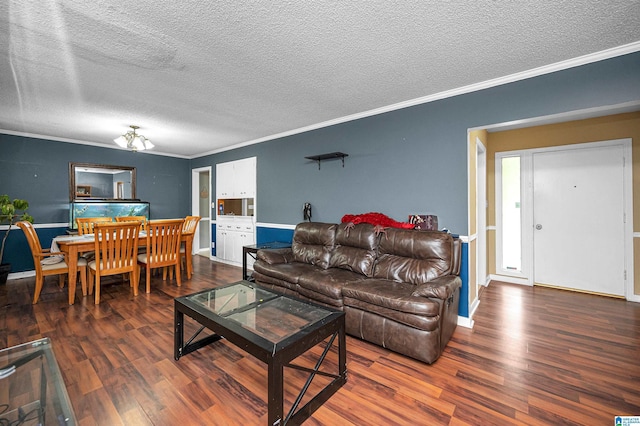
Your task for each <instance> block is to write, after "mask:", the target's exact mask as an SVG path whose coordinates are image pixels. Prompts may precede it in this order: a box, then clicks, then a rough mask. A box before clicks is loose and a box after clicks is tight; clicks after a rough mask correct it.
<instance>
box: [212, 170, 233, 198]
mask: <svg viewBox="0 0 640 426" xmlns="http://www.w3.org/2000/svg"><path fill="white" fill-rule="evenodd" d="M233 163H234V162H233V161H231V162H228V163H219V164H216V195H217V197H216V198H235V196H234V173H233Z"/></svg>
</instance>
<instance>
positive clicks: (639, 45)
mask: <svg viewBox="0 0 640 426" xmlns="http://www.w3.org/2000/svg"><path fill="white" fill-rule="evenodd" d="M639 50H640V41H637V42H633V43H629V44H625V45H622V46H617V47H614V48H611V49H607V50H603V51H600V52H596V53H592V54H588V55H583V56H579V57H577V58H573V59H568V60H566V61H561V62H556V63H555V64H550V65H545V66H542V67H538V68H533V69H530V70H527V71H523V72H519V73H515V74H511V75H507V76H504V77H498V78H494V79H492V80H487V81H483V82H480V83H475V84H470V85H467V86H463V87H458V88H455V89H452V90H447V91H444V92H440V93H435V94H433V95H429V96H424V97H420V98H415V99H410V100H408V101H404V102H398V103H395V104H391V105H387V106H384V107H381V108H376V109H372V110H369V111H364V112H360V113H357V114H352V115H347V116H344V117H340V118H336V119H334V120H329V121H324V122H322V123H317V124H312V125H310V126H306V127H300V128H298V129H293V130H289V131H287V132H282V133H277V134H274V135H270V136H265V137H263V138H259V139H254V140H251V141H247V142H242V143H239V144H236V145H232V146H228V147H225V148H220V149H216V150H212V151H208V152H204V153H202V154H198V155H194V156H192V157H191V158H198V157H204V156H206V155H212V154H217V153H219V152H224V151H229V150H232V149H236V148H241V147H244V146H247V145H253V144H257V143H261V142H267V141H270V140H273V139H278V138H283V137H286V136H291V135H295V134H298V133H304V132H309V131H311V130H317V129H320V128H323V127H329V126H334V125H336V124H341V123H346V122H348V121H354V120H359V119H361V118H365V117H371V116H373V115H378V114H384V113H386V112H390V111H395V110H399V109H403V108H408V107H412V106H415V105H421V104H426V103H429V102H434V101H438V100H441V99H446V98H451V97H453V96H458V95H463V94H466V93H473V92H477V91H480V90H484V89H489V88H491V87H496V86H501V85H504V84H508V83H513V82H516V81H521V80H526V79H529V78H533V77H538V76H541V75H545V74H550V73H553V72H557V71H562V70H566V69H569V68H575V67H579V66H581V65H586V64H590V63H593V62H599V61H603V60H605V59H611V58H615V57H617V56H622V55H626V54H629V53H634V52H637V51H639ZM480 128H483V129H486V128H487V127H486V126H484V127H480ZM471 130H473V129H471Z"/></svg>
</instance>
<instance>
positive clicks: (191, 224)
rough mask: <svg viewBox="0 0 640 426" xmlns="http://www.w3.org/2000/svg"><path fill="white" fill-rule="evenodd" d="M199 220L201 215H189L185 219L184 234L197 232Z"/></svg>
mask: <svg viewBox="0 0 640 426" xmlns="http://www.w3.org/2000/svg"><path fill="white" fill-rule="evenodd" d="M198 222H200V216H187V217H186V218H185V219H184V225H183V226H182V235H184V234H193V233H194V232H196V227H197V226H198Z"/></svg>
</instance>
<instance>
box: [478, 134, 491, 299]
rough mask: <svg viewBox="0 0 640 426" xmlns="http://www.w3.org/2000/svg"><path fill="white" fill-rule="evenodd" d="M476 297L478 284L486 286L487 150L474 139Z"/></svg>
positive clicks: (480, 142) (479, 141)
mask: <svg viewBox="0 0 640 426" xmlns="http://www.w3.org/2000/svg"><path fill="white" fill-rule="evenodd" d="M476 158H477V163H476V232H477V241H476V297H477V296H478V295H477V292H478V291H479V288H478V286H477V285H478V284H479V285H482V286H486V285H487V284H488V277H487V149H486V148H485V146H484V144H483V143H482V141H481V140H480V139H479V138H476Z"/></svg>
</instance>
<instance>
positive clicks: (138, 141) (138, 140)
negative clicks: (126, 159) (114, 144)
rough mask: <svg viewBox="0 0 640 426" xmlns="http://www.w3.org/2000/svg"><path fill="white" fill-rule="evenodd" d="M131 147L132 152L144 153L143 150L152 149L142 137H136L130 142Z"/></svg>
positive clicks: (147, 140)
mask: <svg viewBox="0 0 640 426" xmlns="http://www.w3.org/2000/svg"><path fill="white" fill-rule="evenodd" d="M131 147H132V148H133V150H134V151H144V150H145V149H149V148H153V145H151V142H149V139H146V138H145V137H144V136H140V135H136V136H135V137H134V138H133V140H132V141H131Z"/></svg>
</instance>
